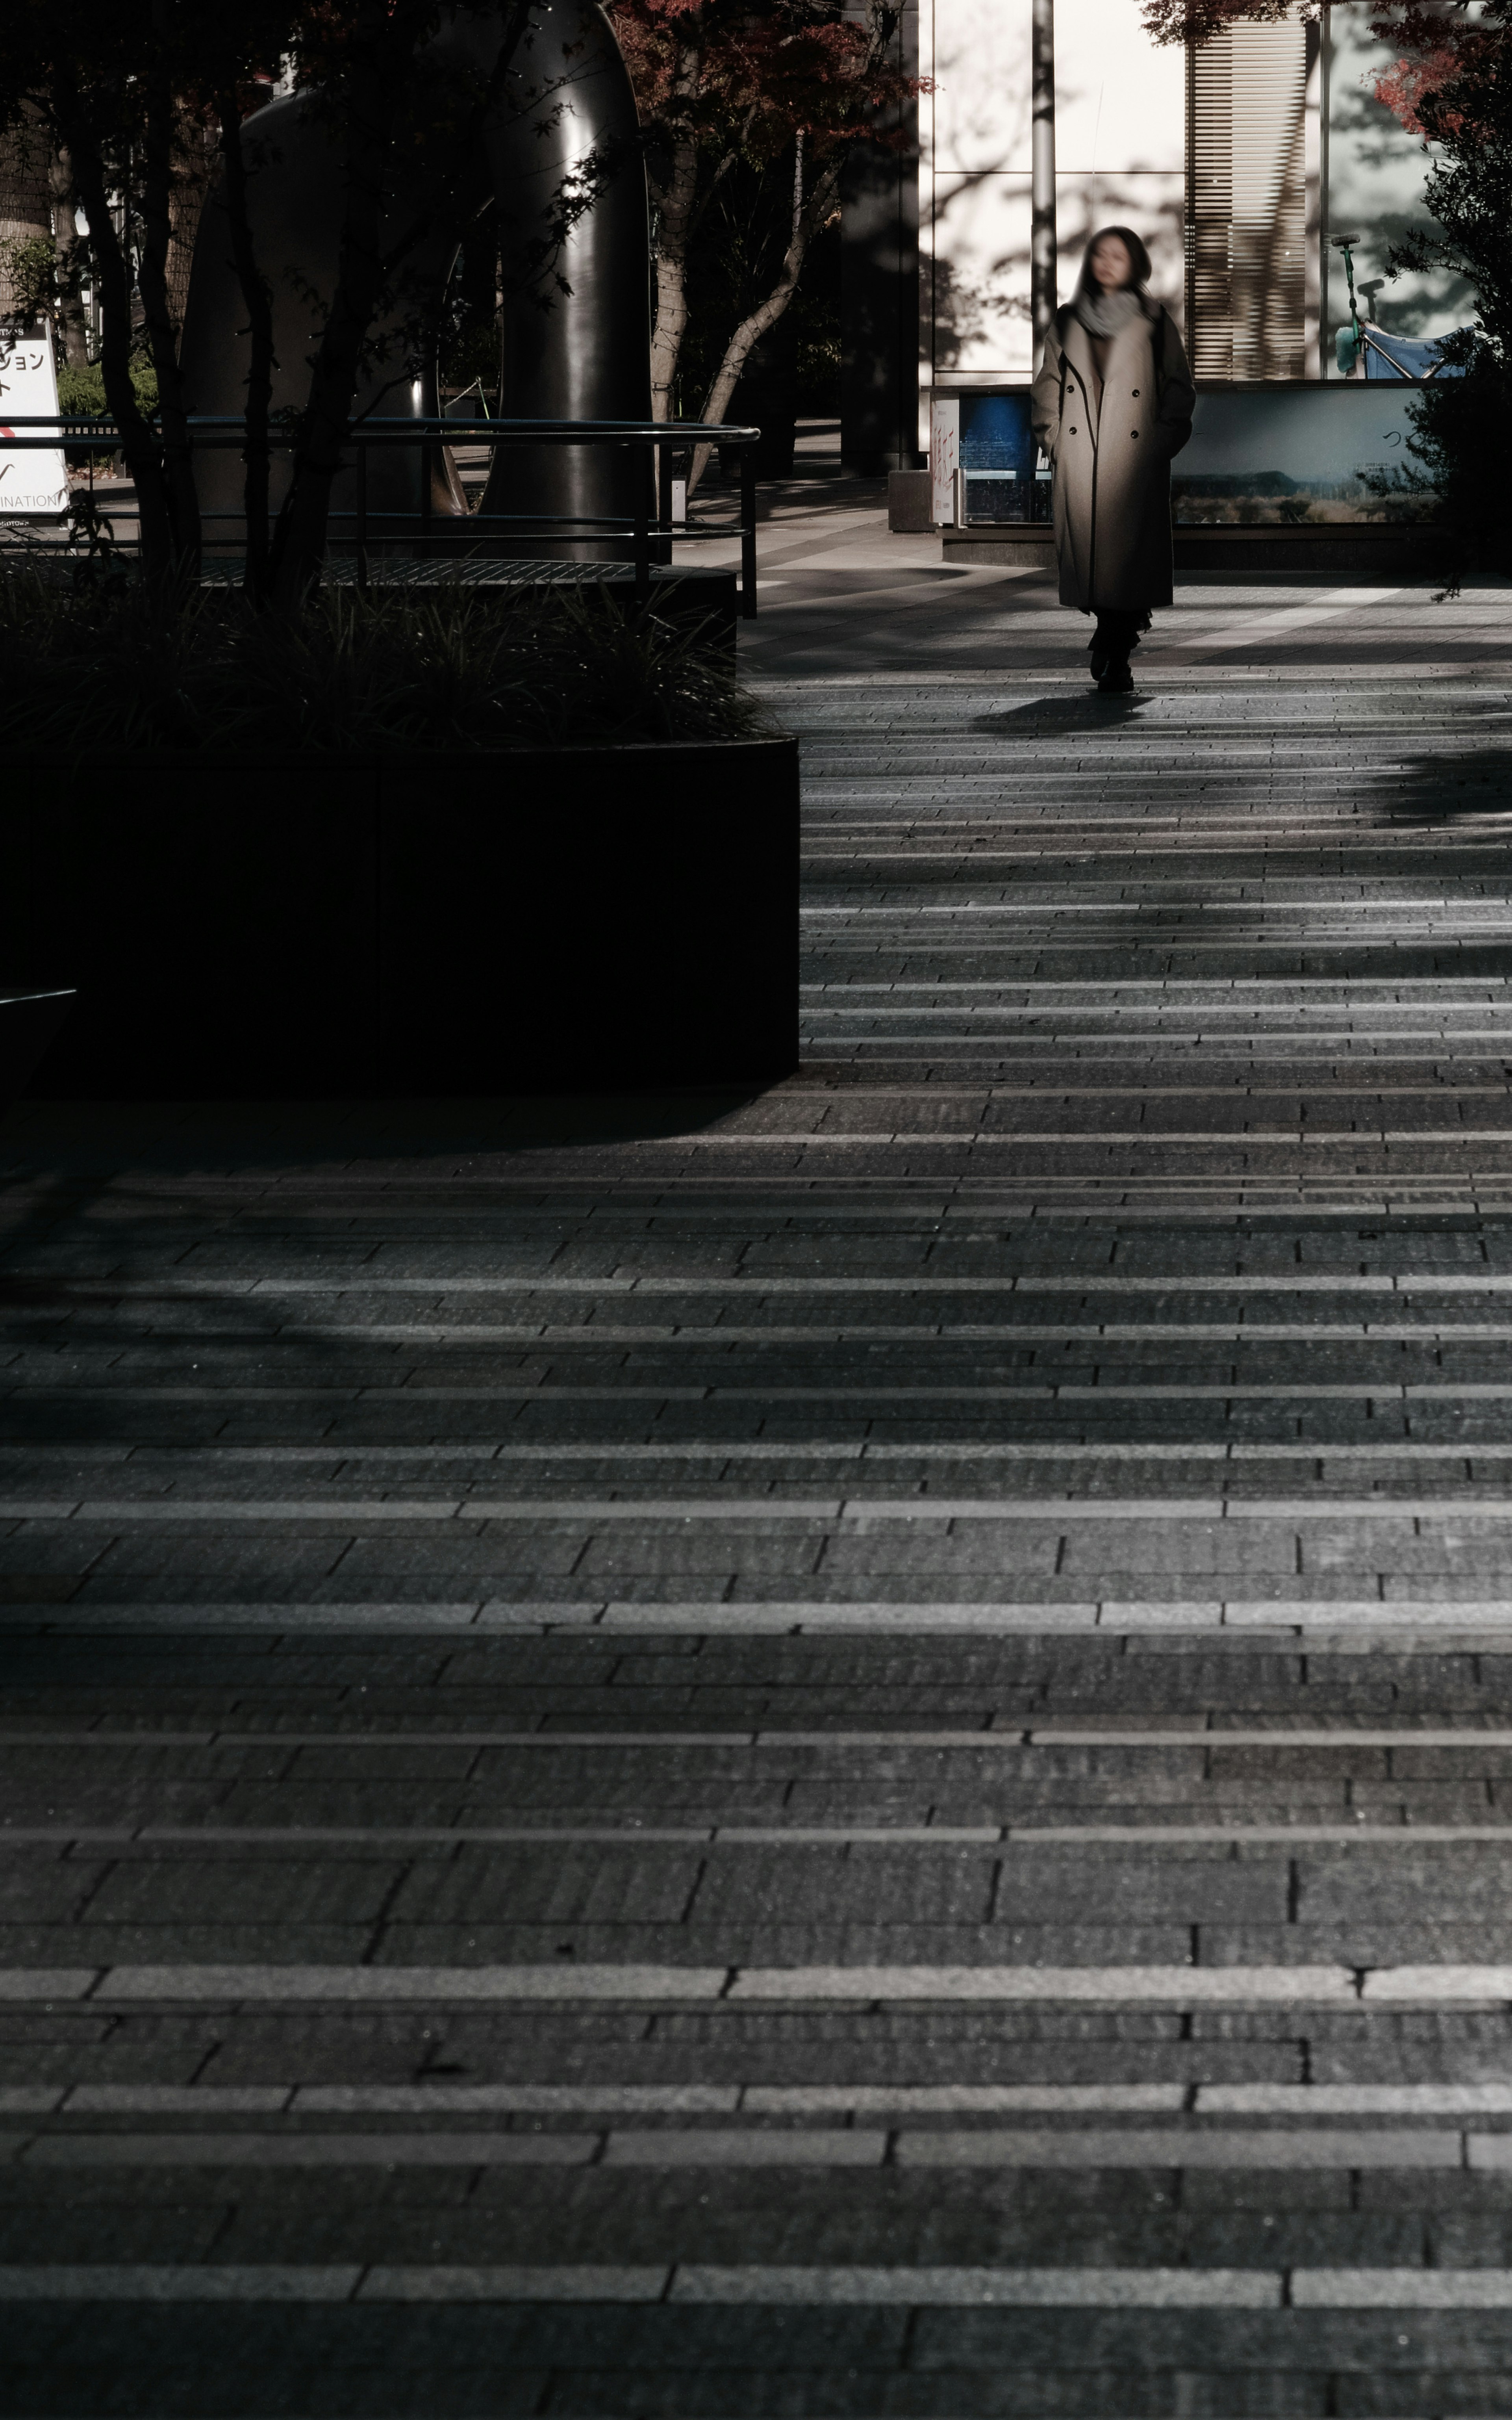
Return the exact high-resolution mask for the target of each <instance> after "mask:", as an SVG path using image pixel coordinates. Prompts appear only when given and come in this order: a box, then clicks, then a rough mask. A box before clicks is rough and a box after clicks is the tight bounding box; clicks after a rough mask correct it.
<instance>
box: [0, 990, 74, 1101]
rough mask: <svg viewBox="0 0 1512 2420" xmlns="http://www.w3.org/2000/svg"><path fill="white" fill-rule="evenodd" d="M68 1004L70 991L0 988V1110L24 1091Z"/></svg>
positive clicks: (61, 1020)
mask: <svg viewBox="0 0 1512 2420" xmlns="http://www.w3.org/2000/svg"><path fill="white" fill-rule="evenodd" d="M72 1005H73V994H72V992H71V991H0V1109H5V1108H7V1107H8V1104H9V1103H10V1102H11V1101H13V1100H14V1099H15V1098H16V1096H17V1094H20V1093H23V1092H24V1091H25V1089H26V1083H27V1078H29V1077H30V1075H31V1072H32V1069H33V1068H34V1067H35V1066H36V1064H37V1062H38V1061H39V1059H40V1057H41V1055H42V1053H43V1051H44V1050H45V1049H46V1048H47V1046H48V1044H49V1043H50V1042H51V1041H52V1040H53V1039H54V1036H55V1034H56V1032H57V1030H58V1028H59V1026H60V1025H61V1024H62V1022H63V1020H64V1018H65V1017H66V1016H67V1015H68V1013H69V1009H70V1008H71V1007H72Z"/></svg>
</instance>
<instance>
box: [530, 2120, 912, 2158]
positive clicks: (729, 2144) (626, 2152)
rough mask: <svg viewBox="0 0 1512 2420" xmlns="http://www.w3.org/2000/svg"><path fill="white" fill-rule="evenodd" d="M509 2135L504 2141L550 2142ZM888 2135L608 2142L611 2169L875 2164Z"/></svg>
mask: <svg viewBox="0 0 1512 2420" xmlns="http://www.w3.org/2000/svg"><path fill="white" fill-rule="evenodd" d="M549 2139H550V2137H549V2136H537V2135H532V2136H529V2137H517V2136H506V2137H505V2140H506V2141H511V2140H530V2141H532V2142H534V2141H543V2140H549ZM886 2155H887V2135H886V2133H880V2132H875V2131H869V2130H866V2129H863V2128H860V2127H856V2128H850V2127H831V2128H826V2129H824V2130H820V2129H818V2128H815V2129H813V2130H812V2131H811V2132H806V2131H802V2130H799V2129H797V2128H793V2127H780V2128H776V2129H772V2130H770V2131H761V2130H753V2131H751V2132H748V2133H732V2132H730V2131H728V2130H724V2129H721V2130H720V2131H719V2132H718V2133H714V2132H712V2131H710V2130H708V2129H706V2128H703V2127H695V2128H692V2129H690V2130H689V2131H688V2132H687V2133H673V2132H672V2131H671V2130H670V2129H667V2128H659V2129H657V2130H656V2131H655V2132H653V2133H643V2134H632V2133H620V2134H612V2133H611V2134H610V2135H609V2138H608V2140H607V2142H606V2143H605V2146H604V2159H603V2164H604V2166H605V2167H607V2168H687V2167H695V2168H772V2167H827V2168H877V2167H880V2166H881V2165H882V2163H883V2160H884V2158H885V2157H886Z"/></svg>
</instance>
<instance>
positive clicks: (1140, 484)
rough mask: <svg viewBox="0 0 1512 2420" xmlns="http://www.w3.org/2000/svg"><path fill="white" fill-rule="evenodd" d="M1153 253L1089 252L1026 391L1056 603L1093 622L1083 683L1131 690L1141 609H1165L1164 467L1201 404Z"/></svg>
mask: <svg viewBox="0 0 1512 2420" xmlns="http://www.w3.org/2000/svg"><path fill="white" fill-rule="evenodd" d="M1148 282H1149V253H1148V252H1147V251H1146V250H1145V247H1144V245H1143V244H1142V243H1141V242H1140V240H1139V238H1138V237H1137V236H1136V235H1135V234H1134V231H1133V229H1132V228H1130V227H1103V230H1102V232H1101V233H1100V234H1098V235H1095V236H1094V237H1093V238H1092V240H1091V242H1090V243H1089V244H1088V247H1087V257H1086V259H1085V260H1084V261H1083V263H1082V273H1081V279H1080V282H1079V284H1078V285H1077V287H1076V292H1075V295H1074V297H1073V298H1072V301H1071V302H1069V303H1068V304H1067V305H1066V306H1065V308H1064V309H1063V310H1060V311H1057V313H1056V317H1055V320H1054V323H1053V325H1052V327H1051V329H1050V332H1049V334H1048V335H1047V336H1046V338H1045V347H1044V357H1043V359H1042V360H1041V364H1040V369H1039V374H1038V376H1037V377H1036V379H1035V381H1034V387H1033V415H1034V433H1035V436H1036V438H1037V439H1038V440H1039V442H1040V446H1041V451H1042V452H1043V453H1044V454H1046V455H1048V457H1049V458H1050V460H1051V462H1052V463H1053V464H1054V466H1055V486H1054V488H1053V489H1052V495H1053V500H1054V511H1055V523H1056V554H1057V559H1058V562H1059V566H1060V601H1061V603H1062V605H1072V606H1074V607H1075V608H1076V609H1077V611H1078V612H1079V613H1095V614H1096V615H1097V628H1096V630H1095V631H1094V633H1093V636H1092V638H1091V641H1090V643H1089V644H1090V652H1091V659H1092V678H1093V679H1094V680H1095V681H1096V683H1097V685H1098V687H1099V689H1101V690H1130V689H1133V687H1134V675H1133V673H1132V672H1131V671H1130V670H1129V658H1130V655H1131V654H1132V652H1133V650H1134V648H1135V647H1136V646H1137V645H1138V644H1139V633H1140V631H1141V630H1148V629H1149V614H1150V608H1151V607H1152V606H1155V605H1168V604H1169V603H1170V601H1171V473H1170V465H1171V461H1172V458H1173V457H1174V456H1175V455H1177V454H1179V453H1180V450H1181V448H1182V446H1183V445H1184V444H1185V443H1186V441H1187V439H1188V438H1189V437H1190V436H1191V434H1192V413H1193V411H1194V409H1195V407H1196V390H1195V389H1194V387H1193V384H1192V373H1191V371H1190V370H1189V369H1188V367H1187V361H1186V354H1185V352H1184V350H1183V349H1182V346H1181V339H1180V335H1179V334H1178V333H1177V329H1176V323H1175V321H1174V320H1173V319H1172V318H1171V316H1170V313H1169V312H1168V311H1166V310H1165V308H1164V307H1163V305H1162V304H1160V303H1159V302H1151V301H1150V299H1149V295H1148V294H1147V293H1146V291H1145V288H1146V286H1147V284H1148Z"/></svg>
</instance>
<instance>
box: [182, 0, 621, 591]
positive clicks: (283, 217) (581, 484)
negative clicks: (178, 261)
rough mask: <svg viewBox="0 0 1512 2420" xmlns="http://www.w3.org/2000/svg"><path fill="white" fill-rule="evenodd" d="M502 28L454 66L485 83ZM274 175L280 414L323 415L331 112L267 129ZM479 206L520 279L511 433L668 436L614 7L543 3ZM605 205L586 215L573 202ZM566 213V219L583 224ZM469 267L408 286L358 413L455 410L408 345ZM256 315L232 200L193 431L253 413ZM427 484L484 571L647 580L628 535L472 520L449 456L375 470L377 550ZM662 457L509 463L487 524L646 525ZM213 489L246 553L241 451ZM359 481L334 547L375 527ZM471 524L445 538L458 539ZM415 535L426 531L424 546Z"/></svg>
mask: <svg viewBox="0 0 1512 2420" xmlns="http://www.w3.org/2000/svg"><path fill="white" fill-rule="evenodd" d="M501 35H502V16H501V13H498V12H495V11H492V10H489V11H487V12H486V13H483V14H479V15H468V16H463V15H460V14H457V15H454V16H452V17H450V18H449V19H448V20H447V21H446V22H445V23H443V25H442V27H441V29H440V32H439V33H438V35H437V37H436V47H437V49H438V51H440V53H441V54H442V55H443V56H444V57H445V59H446V60H447V62H448V63H455V64H456V65H459V66H465V67H467V68H469V69H472V70H477V71H480V72H482V73H483V74H485V75H486V74H488V73H490V72H491V71H492V70H493V68H494V65H495V63H496V61H497V58H498V53H499V44H500V40H501ZM247 146H248V149H249V153H250V154H251V155H252V157H253V160H254V163H255V164H254V167H253V173H252V174H251V176H250V177H249V180H248V208H249V214H250V217H251V220H252V227H253V238H254V244H255V252H256V256H257V258H258V260H259V262H260V263H261V265H262V268H263V271H264V274H265V275H266V276H267V277H268V279H269V282H270V286H271V288H272V298H273V335H274V352H275V355H276V358H277V363H278V366H277V368H276V370H275V372H274V375H273V396H272V404H273V410H274V411H275V412H276V411H281V410H284V409H286V408H291V407H292V408H295V409H297V408H299V407H300V406H301V404H302V403H303V401H304V399H305V396H306V392H307V388H308V382H309V369H308V365H309V361H310V357H311V354H312V352H313V350H314V347H315V344H316V341H317V340H318V324H317V323H318V318H319V311H320V307H321V305H322V304H323V303H324V302H329V299H330V297H331V294H332V289H333V287H334V284H335V275H336V262H337V252H338V245H339V238H340V227H341V218H342V208H343V199H344V191H343V180H342V164H341V159H340V154H339V151H338V148H337V146H336V144H335V142H334V140H333V138H332V131H331V129H330V127H329V126H328V124H327V123H326V121H325V120H324V118H323V117H322V116H321V114H320V111H319V107H318V103H317V101H316V97H315V96H313V95H311V94H308V93H296V94H293V95H291V96H288V97H286V98H285V99H284V100H281V101H273V102H271V103H270V105H269V106H268V107H267V108H266V109H264V110H262V111H260V112H259V113H258V114H257V116H256V117H255V119H254V120H252V121H251V122H250V124H249V126H248V129H247ZM463 184H464V190H465V193H466V195H467V198H468V199H469V200H470V201H471V202H472V204H473V207H475V208H476V209H483V208H485V207H486V204H487V202H488V200H489V199H490V198H492V199H493V200H494V201H495V202H496V203H497V205H498V208H499V213H500V222H501V251H502V258H503V266H504V284H505V303H504V326H503V337H502V364H501V369H502V375H501V395H502V407H501V408H502V411H503V413H504V416H505V417H506V418H509V419H549V420H559V419H571V420H648V419H649V418H650V416H651V372H650V327H649V259H650V244H649V229H648V219H647V208H646V181H645V168H644V163H643V161H642V159H641V155H640V147H639V130H638V121H637V117H636V108H635V98H634V95H633V93H632V91H631V89H630V79H629V76H628V73H627V72H626V70H625V61H624V58H623V57H622V55H621V54H620V48H619V44H618V43H617V42H616V40H615V39H614V34H613V31H612V28H611V27H610V25H609V20H608V18H607V17H606V16H605V14H604V11H603V9H602V8H599V7H598V6H597V5H596V0H539V5H538V6H537V7H536V8H534V9H533V10H532V18H531V23H530V26H529V28H528V30H527V32H526V35H525V37H524V39H523V41H522V42H521V44H520V45H519V47H518V49H517V53H516V55H515V58H514V60H513V62H512V64H511V67H510V69H509V71H508V73H507V76H506V78H505V82H504V92H503V96H502V98H501V101H500V103H499V105H498V107H497V108H496V109H495V111H494V112H493V113H492V115H491V116H490V118H489V119H488V121H487V122H486V126H485V128H484V131H483V134H482V138H481V140H480V142H479V144H478V146H477V156H476V158H475V159H474V160H473V161H471V162H470V163H466V166H465V172H464V178H463ZM584 193H588V194H591V195H592V198H591V200H590V201H589V202H588V206H587V207H586V208H582V209H579V210H576V211H575V210H574V209H573V201H574V197H575V196H577V197H579V198H580V197H581V196H582V194H584ZM416 199H417V197H416V196H415V195H413V194H409V193H407V192H406V191H405V190H404V189H403V186H402V185H400V186H398V187H397V188H396V190H395V191H394V194H393V200H392V204H391V209H390V221H391V224H392V225H393V226H394V227H395V228H398V227H402V226H404V225H407V224H409V219H410V217H411V216H412V213H413V209H414V207H415V203H416ZM564 206H565V207H564ZM457 250H458V241H457V236H456V232H455V228H452V229H448V230H447V231H446V232H445V233H444V234H442V235H438V236H434V237H432V238H430V239H428V240H426V241H424V242H423V243H421V244H420V245H417V246H416V248H415V250H414V252H413V253H412V255H411V256H410V258H409V264H408V267H407V272H406V288H407V291H406V296H405V298H404V302H405V306H406V307H405V308H396V309H395V310H394V312H393V314H392V316H391V318H390V320H389V322H388V323H387V325H385V324H384V323H382V322H380V323H378V324H377V325H376V326H375V328H374V329H373V331H372V334H373V337H374V338H375V339H376V342H377V349H378V350H379V352H381V349H382V347H383V344H384V340H385V338H387V339H388V341H389V344H390V346H391V348H392V354H391V358H389V359H387V360H383V359H381V358H380V359H378V360H377V361H375V363H374V364H373V365H372V366H371V367H369V368H368V369H367V370H366V371H365V372H364V373H363V377H362V379H361V380H360V382H359V385H358V389H357V393H356V395H355V396H354V398H353V406H352V410H353V415H354V417H357V418H361V417H363V416H365V415H376V416H379V417H394V418H399V417H409V418H420V417H423V416H425V415H428V414H434V413H435V412H436V411H437V409H438V397H437V390H436V367H435V363H434V361H433V360H432V361H430V362H428V363H425V364H422V365H418V367H417V365H415V364H414V363H413V362H412V361H410V360H409V359H407V358H406V349H405V347H404V344H403V341H402V335H401V329H402V323H403V320H404V318H405V317H406V316H407V309H408V308H410V307H412V306H413V304H414V302H416V301H422V302H425V303H428V304H430V305H439V304H440V299H441V297H442V296H443V294H444V292H445V289H446V285H447V282H448V280H449V278H450V276H451V273H452V270H453V267H454V265H455V259H456V255H457ZM245 321H246V311H245V306H244V304H243V302H242V299H241V289H240V287H239V283H238V280H237V276H236V271H235V267H234V264H233V261H232V257H231V243H230V238H229V234H228V231H227V228H226V224H225V214H224V207H222V206H221V203H220V193H219V188H218V187H215V188H212V190H211V192H210V194H209V196H208V200H207V203H206V207H205V210H204V213H203V215H202V217H201V220H200V225H199V232H198V236H197V238H196V240H195V245H194V258H193V271H192V273H191V277H190V287H189V300H188V304H187V307H186V310H185V315H184V335H183V348H182V358H183V365H184V375H185V392H186V397H187V400H188V404H189V409H190V411H193V412H205V413H213V414H236V413H239V412H241V411H244V410H245V408H246V380H247V370H248V358H249V346H248V338H247V334H246V328H245ZM427 462H428V464H429V473H428V475H429V485H430V495H429V509H430V512H431V514H432V516H433V526H434V527H436V528H437V534H438V535H441V533H442V532H443V531H444V532H445V535H446V536H447V537H448V538H449V539H450V540H451V542H452V543H454V544H455V542H456V541H457V540H459V539H462V538H463V537H464V535H466V536H467V537H469V538H470V539H471V540H472V541H473V543H474V544H475V546H476V549H477V551H482V552H485V553H487V554H492V555H503V556H513V557H526V558H533V559H537V560H539V559H543V558H550V557H558V558H560V557H568V558H574V559H577V560H579V561H588V562H592V561H599V562H604V561H608V562H616V561H627V560H629V559H630V558H631V556H632V555H633V552H634V548H633V545H632V543H631V541H630V539H629V538H628V536H626V537H616V536H605V537H596V538H595V537H584V538H558V539H543V538H537V537H535V536H533V535H531V534H530V533H529V532H521V533H520V534H518V535H514V534H511V533H508V532H506V531H503V530H501V529H498V528H495V529H493V530H487V529H486V528H479V527H478V525H477V524H476V523H475V522H474V523H473V524H472V526H471V530H469V531H468V532H467V533H465V534H464V532H463V531H462V530H461V529H460V528H459V527H457V523H458V522H460V521H461V520H463V519H464V518H465V517H466V504H465V502H464V499H463V496H462V492H461V489H460V487H459V486H458V484H457V482H456V479H455V473H453V472H452V469H451V464H450V459H449V458H448V457H447V455H446V453H445V451H444V449H443V448H441V447H435V446H433V447H429V448H422V447H421V446H419V445H416V446H414V447H410V446H409V445H383V446H374V447H371V448H369V450H368V468H367V497H366V506H367V511H368V514H369V517H370V522H369V525H370V529H371V531H372V534H373V535H374V536H375V537H377V536H378V535H381V534H382V533H383V532H384V531H385V529H386V530H387V531H388V532H389V533H391V534H392V533H393V532H395V531H396V530H402V529H403V528H404V524H402V523H398V522H393V521H391V522H388V523H385V522H384V521H383V520H382V519H381V516H382V515H384V514H387V513H394V514H404V515H412V514H414V513H415V512H416V511H417V509H418V508H419V505H420V503H421V484H422V480H423V478H424V476H425V475H426V467H425V466H426V464H427ZM649 478H650V472H649V465H648V463H647V460H646V456H645V453H644V450H643V449H641V448H639V447H637V448H635V449H633V450H626V449H620V448H610V447H604V446H596V445H595V446H587V445H583V446H566V445H549V446H548V445H534V446H522V447H500V448H499V449H498V451H497V452H496V455H495V458H494V467H493V471H492V473H491V475H490V477H489V480H488V485H487V489H486V496H485V500H484V507H483V509H484V511H485V512H486V513H528V514H536V515H542V516H550V517H553V518H555V517H558V516H563V517H565V516H569V515H589V514H592V515H604V516H608V515H614V516H619V517H629V516H630V515H633V514H634V513H635V512H636V511H637V510H638V509H644V508H645V507H646V505H647V504H649V492H650V491H649ZM287 480H288V462H287V458H286V456H280V455H278V454H275V456H274V459H273V472H272V483H271V495H270V504H271V508H272V509H273V510H274V511H275V512H276V510H277V508H278V505H279V504H280V503H281V501H282V499H283V496H284V494H285V490H286V487H287ZM195 485H196V488H197V489H198V493H199V500H200V508H201V511H202V512H203V513H204V514H206V515H207V516H208V517H211V516H213V517H214V518H208V520H207V530H206V535H207V536H217V535H219V536H221V537H224V536H227V535H237V534H239V533H238V530H237V524H238V523H239V521H240V520H241V517H242V512H243V497H242V467H241V461H240V458H239V453H238V452H237V451H236V450H235V449H234V448H233V449H225V450H218V451H212V450H210V449H208V448H207V449H202V450H201V451H200V452H199V453H197V454H196V457H195ZM357 502H358V481H357V474H356V473H355V471H351V472H347V473H343V474H342V475H341V477H340V478H338V480H337V481H336V484H335V488H334V490H333V492H332V539H333V540H335V541H336V542H338V543H339V542H340V540H341V538H342V537H343V535H347V534H349V533H351V532H352V531H353V530H354V528H355V514H356V510H357ZM448 523H450V524H451V525H452V526H451V528H450V530H447V529H446V524H448ZM414 527H415V524H414V523H413V522H412V521H411V522H409V531H408V532H407V533H406V535H409V532H412V531H413V530H414Z"/></svg>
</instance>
